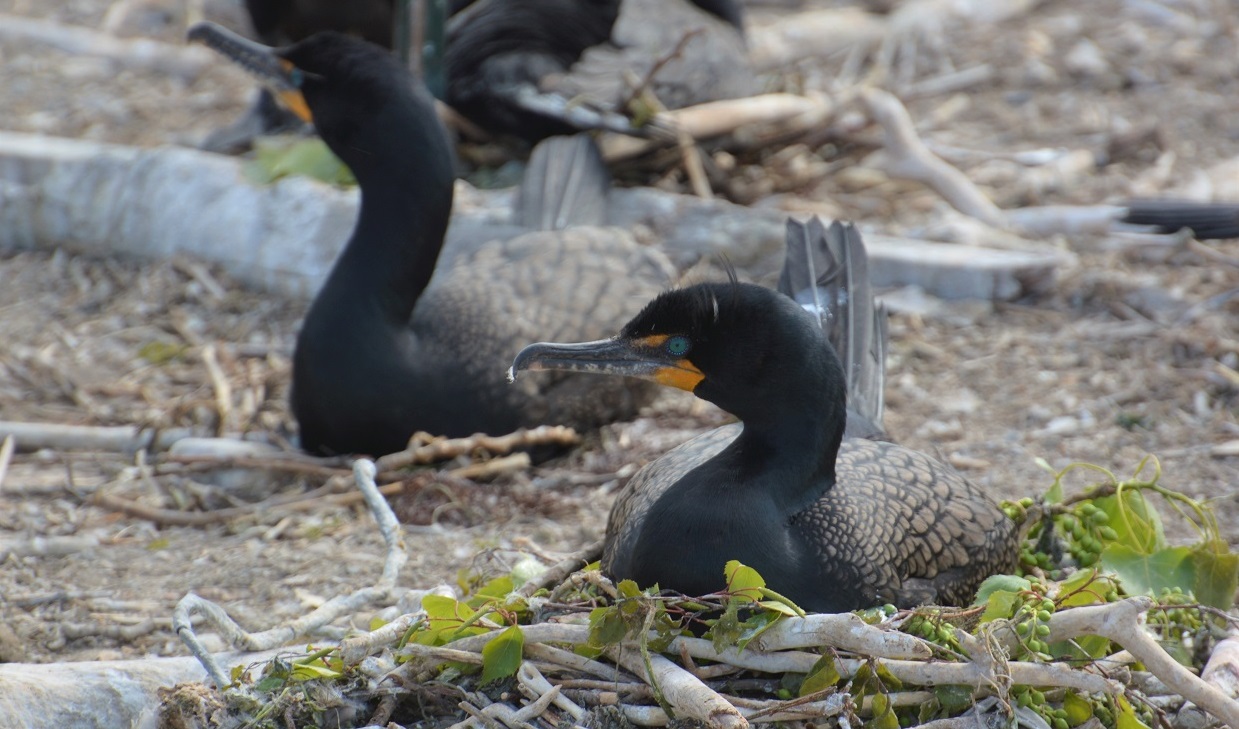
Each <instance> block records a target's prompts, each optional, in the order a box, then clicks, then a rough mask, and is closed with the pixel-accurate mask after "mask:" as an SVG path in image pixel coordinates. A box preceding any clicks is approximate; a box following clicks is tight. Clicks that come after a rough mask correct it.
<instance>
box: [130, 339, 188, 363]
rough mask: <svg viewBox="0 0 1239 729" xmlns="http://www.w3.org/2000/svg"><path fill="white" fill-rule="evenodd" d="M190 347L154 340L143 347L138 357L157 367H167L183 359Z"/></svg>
mask: <svg viewBox="0 0 1239 729" xmlns="http://www.w3.org/2000/svg"><path fill="white" fill-rule="evenodd" d="M188 351H189V346H188V345H185V344H179V343H175V344H174V343H171V342H161V341H159V340H153V341H150V342H147V343H146V344H143V345H142V348H141V349H139V350H138V356H139V357H141V358H142V359H144V360H146V361H147V362H150V363H151V364H153V365H155V366H160V365H166V364H168V363H169V362H171V361H172V360H174V359H183V358H184V357H185V353H186V352H188Z"/></svg>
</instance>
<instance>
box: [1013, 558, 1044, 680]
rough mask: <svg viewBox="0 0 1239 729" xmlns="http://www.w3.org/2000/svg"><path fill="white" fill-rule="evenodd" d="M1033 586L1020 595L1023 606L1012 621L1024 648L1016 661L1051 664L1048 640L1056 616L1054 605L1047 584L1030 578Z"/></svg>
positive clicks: (1018, 653)
mask: <svg viewBox="0 0 1239 729" xmlns="http://www.w3.org/2000/svg"><path fill="white" fill-rule="evenodd" d="M1029 581H1030V582H1031V583H1032V584H1031V586H1030V587H1029V589H1027V590H1023V591H1021V592H1020V594H1019V600H1020V602H1019V603H1017V605H1016V608H1015V615H1014V616H1013V617H1012V618H1011V622H1012V625H1013V627H1014V629H1015V634H1016V635H1018V636H1019V638H1020V648H1019V649H1017V650H1016V653H1015V655H1014V656H1013V657H1014V658H1018V659H1026V658H1033V659H1037V660H1042V661H1048V660H1051V658H1052V656H1051V655H1050V645H1049V644H1048V643H1047V642H1046V640H1045V639H1046V637H1047V636H1049V634H1050V618H1052V617H1053V616H1054V601H1053V600H1051V599H1050V598H1049V597H1047V596H1046V584H1045V583H1044V582H1042V581H1041V580H1040V579H1037V578H1035V577H1030V578H1029Z"/></svg>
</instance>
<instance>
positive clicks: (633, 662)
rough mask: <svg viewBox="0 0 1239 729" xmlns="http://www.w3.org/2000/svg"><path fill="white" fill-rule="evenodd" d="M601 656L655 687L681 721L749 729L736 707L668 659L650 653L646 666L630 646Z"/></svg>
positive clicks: (715, 727) (715, 728) (634, 646)
mask: <svg viewBox="0 0 1239 729" xmlns="http://www.w3.org/2000/svg"><path fill="white" fill-rule="evenodd" d="M603 653H604V654H605V655H606V656H607V657H608V658H610V659H611V660H613V661H615V662H616V663H618V664H620V665H621V666H623V667H624V668H626V669H628V670H629V671H631V672H632V673H634V674H636V675H637V676H639V677H642V678H644V679H645V680H646V681H648V682H649V683H650V684H652V685H654V686H656V687H657V689H658V691H659V692H660V693H661V694H662V696H663V698H664V699H665V700H666V702H667V704H668V705H670V706H671V707H672V708H674V709H675V710H676V713H677V714H678V715H679V716H680V717H690V718H693V719H699V720H701V721H703V722H705V723H706V725H707V726H709V727H711V728H712V729H745V728H746V727H748V725H749V723H748V721H747V720H745V718H744V716H743V715H741V713H740V711H739V710H738V709H736V707H734V706H732V705H731V703H730V702H728V701H727V700H726V699H724V698H723V697H722V696H719V695H718V693H716V692H715V691H714V690H713V689H711V688H710V687H709V686H706V685H705V684H704V683H702V682H701V680H700V679H699V678H697V677H696V676H694V675H693V674H691V673H689V672H688V671H685V670H684V669H683V668H680V667H679V666H677V665H676V664H675V663H673V662H672V661H670V660H668V659H667V658H665V657H663V656H661V655H658V654H656V653H651V654H650V656H649V662H648V663H647V662H646V660H645V657H644V656H643V655H642V650H641V648H640V646H638V645H637V644H636V643H632V642H628V643H624V644H621V645H619V646H611V647H609V648H607V649H606V650H604V651H603Z"/></svg>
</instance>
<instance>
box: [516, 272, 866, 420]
mask: <svg viewBox="0 0 1239 729" xmlns="http://www.w3.org/2000/svg"><path fill="white" fill-rule="evenodd" d="M522 370H569V371H576V372H599V373H604V374H618V375H629V376H632V377H641V378H644V379H650V380H654V381H656V382H659V383H661V384H664V385H670V386H672V387H678V388H680V389H683V390H688V391H689V392H692V393H694V394H696V395H697V396H698V397H701V398H703V399H705V400H709V401H710V402H713V403H714V404H716V405H718V406H719V407H721V408H723V409H724V410H726V411H728V412H730V413H732V414H733V415H736V416H737V417H739V418H740V419H741V420H744V421H745V422H746V423H754V422H759V421H763V420H766V419H769V418H777V417H778V415H779V413H785V412H787V411H788V409H789V408H797V407H801V406H804V405H808V406H810V407H813V408H815V409H821V408H822V407H823V403H826V404H827V405H828V406H835V405H837V407H838V411H839V416H840V417H842V414H843V398H844V388H843V370H842V368H841V366H840V364H839V359H838V357H837V356H836V355H835V353H834V351H833V350H832V349H831V347H830V345H829V344H828V343H827V342H826V340H825V338H824V337H823V335H822V332H821V329H820V327H819V326H818V325H817V324H816V323H815V322H814V321H813V319H812V317H810V316H809V315H808V314H807V313H806V312H805V311H804V310H803V309H802V308H801V307H800V306H798V305H797V304H796V303H795V302H793V301H792V300H791V299H789V298H787V297H786V296H784V295H782V294H780V293H777V292H775V291H771V290H770V289H767V288H763V287H761V286H755V285H752V284H742V283H706V284H698V285H695V286H690V287H687V288H682V289H673V290H671V291H666V292H664V293H662V294H660V295H659V296H658V297H657V298H655V299H654V300H653V301H651V302H650V303H649V304H647V305H646V307H645V308H644V309H643V310H642V311H641V313H640V314H638V315H637V316H636V317H635V318H633V320H632V321H630V322H628V324H626V325H624V328H623V330H622V331H621V332H620V333H619V335H618V336H616V337H613V338H611V339H604V340H601V341H597V342H585V343H582V344H553V343H545V342H543V343H539V344H531V345H529V346H528V347H525V349H523V350H522V351H521V352H520V354H518V355H517V356H516V360H515V361H514V362H513V363H512V369H511V370H510V371H509V376H510V377H513V378H514V377H515V375H516V373H517V372H519V371H522Z"/></svg>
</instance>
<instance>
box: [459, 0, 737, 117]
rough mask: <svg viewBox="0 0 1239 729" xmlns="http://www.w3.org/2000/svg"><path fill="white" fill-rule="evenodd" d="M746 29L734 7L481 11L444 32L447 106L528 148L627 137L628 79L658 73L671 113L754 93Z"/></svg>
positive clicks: (501, 2)
mask: <svg viewBox="0 0 1239 729" xmlns="http://www.w3.org/2000/svg"><path fill="white" fill-rule="evenodd" d="M741 23H742V19H741V10H740V6H739V4H738V2H736V0H694V1H693V2H690V1H689V0H478V1H477V2H475V3H473V4H472V5H471V6H470V7H468V8H466V9H465V10H464V11H462V12H460V13H459V14H457V15H456V16H454V17H453V18H452V20H451V22H450V23H449V25H448V39H447V56H446V60H445V64H446V67H447V77H448V91H447V102H448V103H449V104H450V105H451V106H452V107H453V108H455V109H457V110H458V111H460V112H461V113H462V114H463V115H465V116H466V117H468V118H469V119H470V120H471V121H473V122H475V123H477V124H478V125H480V126H482V127H483V128H485V129H488V130H490V131H491V132H493V133H497V134H505V135H510V136H515V137H519V138H522V139H525V140H529V141H537V140H539V139H543V138H545V137H547V136H550V135H553V134H568V133H571V132H574V131H578V130H585V129H594V128H606V129H612V130H615V131H621V132H622V131H626V130H630V129H631V128H630V125H629V122H628V120H627V118H626V117H624V116H623V115H622V114H623V111H624V110H623V109H622V108H621V105H622V102H623V101H624V99H625V98H626V97H627V96H628V95H630V94H631V88H630V85H629V83H628V82H627V80H626V79H627V78H633V79H636V80H637V81H638V82H640V81H643V80H644V79H645V78H646V76H647V75H648V74H649V73H650V72H651V71H652V70H654V69H655V66H656V65H657V72H656V73H655V74H654V76H653V78H652V79H650V84H649V90H650V91H652V92H653V93H654V94H655V95H656V96H657V97H658V99H659V100H660V102H661V103H662V104H663V105H665V106H667V107H668V108H679V107H682V106H688V105H690V104H695V103H700V102H703V101H709V100H713V99H720V98H734V97H737V96H744V95H747V94H749V93H751V92H752V91H753V90H754V81H753V76H752V71H751V69H750V67H749V65H748V61H747V56H746V51H745V47H744V40H743V31H742V25H741ZM686 36H687V39H686V40H684V43H683V45H682V46H680V47H679V49H678V52H676V48H677V45H678V44H679V43H680V41H681V40H682V39H685V38H686Z"/></svg>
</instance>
